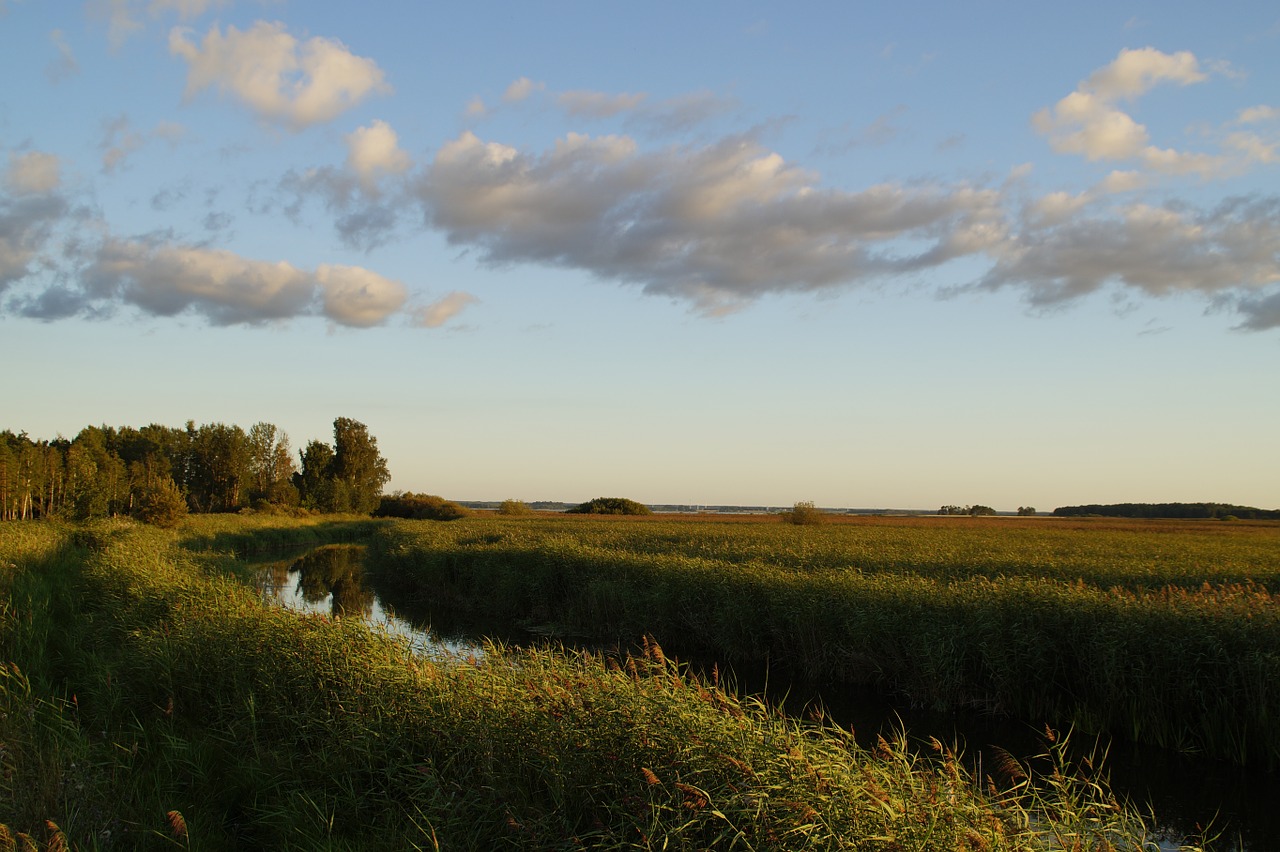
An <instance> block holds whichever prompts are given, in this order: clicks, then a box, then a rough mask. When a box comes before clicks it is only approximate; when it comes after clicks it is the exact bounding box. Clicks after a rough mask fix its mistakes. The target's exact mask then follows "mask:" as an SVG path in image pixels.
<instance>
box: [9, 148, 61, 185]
mask: <svg viewBox="0 0 1280 852" xmlns="http://www.w3.org/2000/svg"><path fill="white" fill-rule="evenodd" d="M61 182H62V166H61V161H60V160H59V159H58V156H57V155H56V154H48V153H45V152H43V151H29V152H27V153H25V154H15V153H13V152H12V151H10V152H9V168H8V170H7V171H6V172H5V183H6V184H7V185H8V187H9V190H10V191H11V192H13V193H14V194H16V195H36V194H43V193H48V192H53V191H54V190H56V189H57V188H58V185H59V184H60V183H61Z"/></svg>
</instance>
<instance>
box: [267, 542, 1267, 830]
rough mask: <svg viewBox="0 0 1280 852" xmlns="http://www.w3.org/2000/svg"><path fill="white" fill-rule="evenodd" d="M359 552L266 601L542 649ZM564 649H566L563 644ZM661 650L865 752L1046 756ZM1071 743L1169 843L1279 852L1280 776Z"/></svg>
mask: <svg viewBox="0 0 1280 852" xmlns="http://www.w3.org/2000/svg"><path fill="white" fill-rule="evenodd" d="M364 552H365V551H364V548H363V547H361V546H359V545H326V546H324V547H319V548H316V549H314V550H311V551H308V552H306V553H302V554H299V555H296V556H294V557H291V558H289V559H285V560H278V561H275V562H272V563H270V564H265V565H264V566H263V567H262V569H261V574H260V575H259V576H260V587H261V589H262V593H263V596H264V599H267V600H270V601H272V602H273V603H276V604H279V605H283V606H286V607H289V608H291V609H295V610H300V611H304V612H315V613H324V614H327V615H333V616H337V617H348V618H350V617H358V618H363V619H365V620H366V621H368V622H370V623H371V624H374V625H378V626H380V627H381V628H382V629H384V630H387V631H388V632H390V633H392V634H395V635H398V636H401V637H403V638H405V639H406V640H407V641H408V642H409V643H410V644H411V646H412V647H413V648H414V649H415V650H417V651H418V652H419V653H424V654H428V655H432V656H447V655H468V654H482V653H483V650H482V644H483V640H484V638H493V639H497V640H499V641H501V642H503V643H506V644H511V645H525V644H534V643H538V642H545V641H547V638H546V636H540V635H538V634H537V633H534V632H530V631H520V630H518V629H513V628H512V626H511V625H496V624H479V623H476V622H474V621H466V620H462V619H459V618H458V616H457V615H456V614H454V613H449V612H442V611H437V610H433V609H431V608H430V607H429V606H424V605H423V604H421V603H420V602H414V601H408V600H397V601H394V602H388V601H384V600H383V597H382V596H381V595H379V593H378V592H377V591H376V590H375V588H374V586H373V585H372V584H371V583H370V582H368V581H367V579H366V577H365V573H364V562H363V559H364ZM564 644H566V645H572V644H573V643H572V642H570V641H568V640H564ZM594 650H599V648H598V647H596V648H594ZM621 650H623V651H625V650H627V649H621ZM666 650H667V652H668V654H669V655H674V656H676V657H677V658H679V659H682V660H685V659H688V660H690V666H691V667H692V668H694V669H695V670H699V671H701V672H703V673H706V674H708V675H709V673H710V671H711V669H712V667H713V666H716V667H717V668H718V669H719V670H720V671H721V672H724V674H725V678H727V679H730V680H731V681H732V682H733V683H734V684H736V686H737V689H738V691H739V692H740V693H741V694H742V695H744V696H759V697H762V698H763V700H765V701H767V702H768V703H769V704H770V705H772V706H776V707H779V708H780V709H782V710H783V711H784V712H786V713H788V714H791V715H794V716H797V717H803V718H811V717H813V716H815V714H817V713H818V712H821V714H823V715H825V717H826V718H827V720H829V721H830V722H832V723H834V724H837V725H839V726H841V727H843V728H846V729H848V728H852V729H853V730H854V732H855V734H856V736H857V738H858V740H859V742H861V743H863V744H864V745H871V744H873V743H874V742H875V740H876V738H877V736H880V735H884V736H886V737H889V736H892V735H893V734H894V733H895V732H896V731H897V730H899V729H904V730H905V731H906V732H907V736H908V738H909V739H911V740H913V741H919V742H921V743H924V742H926V741H928V739H929V738H930V737H936V738H937V739H938V740H940V741H941V742H942V743H943V744H945V745H957V746H959V747H960V749H961V751H962V752H963V753H964V754H965V755H966V756H967V759H968V760H969V761H970V762H971V763H972V764H973V765H974V768H975V770H976V771H978V772H979V773H982V774H986V771H987V770H985V769H984V768H983V767H988V766H993V765H994V761H995V760H996V759H997V758H996V756H995V755H996V752H997V750H1004V751H1007V752H1008V753H1010V754H1012V755H1014V756H1015V757H1017V758H1018V759H1020V760H1022V761H1023V762H1026V760H1027V759H1028V758H1031V757H1032V756H1034V755H1039V754H1042V753H1043V752H1044V751H1045V750H1046V740H1045V730H1044V726H1043V725H1036V726H1033V725H1030V724H1027V723H1025V722H1018V721H1013V720H1009V719H1006V718H1000V717H996V716H993V715H983V714H976V713H963V714H952V713H936V712H930V711H928V710H925V709H921V708H912V707H909V706H904V705H903V704H901V703H899V702H895V701H894V700H892V698H890V697H888V696H886V695H884V694H883V693H881V692H878V691H875V690H873V689H867V688H861V687H857V686H851V685H843V684H831V683H826V684H816V683H813V682H809V681H806V680H804V679H803V678H800V677H795V676H793V675H791V674H790V673H788V672H787V671H786V670H785V669H784V668H781V667H778V666H772V667H769V669H768V671H765V670H764V668H763V667H754V668H750V669H730V668H729V667H726V666H724V665H722V664H717V663H715V662H714V661H711V660H703V659H698V658H696V657H688V658H686V657H684V656H681V654H680V649H679V648H677V647H673V646H666ZM1071 739H1072V744H1073V751H1074V753H1076V754H1078V755H1081V756H1084V755H1087V754H1090V753H1094V752H1096V753H1098V754H1101V753H1103V752H1104V751H1105V753H1106V758H1105V761H1104V764H1103V765H1104V768H1105V770H1106V772H1107V773H1108V774H1109V775H1110V779H1111V786H1112V789H1113V790H1114V791H1115V792H1116V793H1117V795H1119V796H1121V797H1123V798H1126V799H1128V800H1130V801H1131V802H1133V803H1135V804H1137V805H1138V806H1139V807H1140V808H1142V809H1143V810H1145V811H1148V812H1149V813H1151V814H1154V816H1155V820H1156V823H1157V825H1158V826H1159V827H1160V828H1162V829H1164V830H1167V831H1169V832H1170V833H1171V834H1173V835H1183V836H1191V835H1196V834H1198V833H1200V832H1201V831H1202V830H1204V829H1206V828H1207V829H1208V834H1209V836H1213V835H1215V834H1221V835H1222V836H1221V839H1220V840H1219V841H1218V844H1217V846H1216V848H1219V849H1236V850H1242V852H1270V850H1280V773H1277V772H1263V771H1260V770H1256V769H1245V768H1241V767H1239V766H1235V765H1232V764H1230V763H1226V762H1221V761H1211V760H1206V759H1203V758H1200V757H1197V756H1195V755H1189V754H1180V753H1177V752H1173V751H1169V750H1167V749H1157V748H1151V747H1148V746H1140V745H1136V744H1132V743H1123V742H1108V741H1106V740H1098V739H1096V738H1093V737H1085V736H1083V735H1081V734H1079V733H1076V734H1072V735H1071ZM1161 848H1162V849H1174V848H1176V847H1175V846H1170V845H1165V846H1162V847H1161Z"/></svg>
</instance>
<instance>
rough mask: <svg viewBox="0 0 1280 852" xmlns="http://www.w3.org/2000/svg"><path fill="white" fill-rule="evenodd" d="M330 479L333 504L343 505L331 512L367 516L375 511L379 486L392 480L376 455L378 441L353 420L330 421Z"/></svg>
mask: <svg viewBox="0 0 1280 852" xmlns="http://www.w3.org/2000/svg"><path fill="white" fill-rule="evenodd" d="M333 447H334V454H333V480H334V483H335V485H336V486H337V487H336V488H335V489H334V495H335V501H336V500H337V499H338V498H340V499H341V501H342V502H343V503H345V504H346V505H343V506H338V507H337V508H335V509H334V511H340V512H342V511H346V512H358V513H359V514H362V515H367V514H369V513H370V512H372V511H373V510H374V509H376V508H378V500H379V499H380V498H381V497H382V487H383V486H384V485H386V484H387V482H388V481H389V480H390V479H391V472H390V470H388V468H387V460H386V459H384V458H383V457H382V456H381V455H380V454H379V453H378V440H377V439H376V438H374V437H373V436H371V435H370V434H369V430H368V428H367V427H366V426H365V425H364V424H363V423H359V422H357V421H355V420H351V419H350V418H347V417H339V418H338V419H336V420H334V421H333Z"/></svg>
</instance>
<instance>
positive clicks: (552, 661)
mask: <svg viewBox="0 0 1280 852" xmlns="http://www.w3.org/2000/svg"><path fill="white" fill-rule="evenodd" d="M219 523H220V524H226V525H230V526H232V527H233V526H234V524H233V522H231V521H229V520H220V521H219ZM307 526H308V525H307V524H306V523H303V522H292V523H289V524H283V523H282V524H277V525H275V526H272V525H271V524H270V523H267V522H255V524H254V525H253V528H252V529H249V530H246V531H242V533H235V531H234V529H231V530H228V529H226V528H223V529H215V530H211V529H210V528H209V527H208V526H202V521H201V519H193V520H192V521H188V522H186V525H185V526H183V527H182V528H180V529H179V530H178V531H177V532H176V533H168V532H163V531H159V530H155V529H150V528H143V527H139V526H137V525H134V524H130V523H108V524H98V525H93V526H90V527H74V528H70V527H53V526H43V525H42V526H40V527H39V528H38V529H39V532H35V533H27V532H26V531H25V530H24V531H23V532H21V533H20V534H12V535H11V533H13V532H14V531H13V530H11V529H9V528H5V529H4V530H3V532H4V533H5V535H4V536H3V538H2V539H0V542H3V543H2V544H0V564H3V565H5V566H7V567H6V568H5V574H4V586H3V590H4V608H3V610H2V613H3V634H2V635H3V640H2V642H0V651H3V654H4V659H5V661H6V662H7V664H8V665H7V666H6V667H5V669H4V671H5V675H4V678H3V681H2V683H3V688H2V690H0V693H2V696H3V701H4V713H3V721H2V722H0V736H2V737H3V741H4V742H5V751H4V756H3V760H4V762H5V766H4V769H5V772H4V774H3V777H4V778H5V779H6V780H5V786H6V789H5V793H6V795H5V796H4V797H3V799H2V803H0V808H3V810H2V811H0V822H3V823H4V824H5V825H7V826H8V829H7V830H8V831H9V832H10V833H11V834H15V833H17V832H25V833H27V834H28V835H31V836H32V837H35V838H36V839H37V840H39V841H40V842H41V843H43V844H45V845H47V846H49V847H52V846H55V845H56V844H57V843H58V842H59V841H60V840H65V841H67V842H69V843H70V844H71V845H73V846H75V847H79V848H130V849H132V848H142V847H148V846H156V847H161V846H165V845H173V844H177V845H179V846H185V847H189V848H207V849H219V848H244V847H259V848H263V847H296V848H343V849H361V848H370V849H372V848H378V849H382V848H414V847H416V848H448V849H492V848H525V849H548V848H564V849H572V848H594V849H620V848H655V849H656V848H663V847H665V848H676V849H681V848H683V849H713V848H725V849H727V848H731V847H737V848H759V849H765V848H768V849H853V848H886V849H890V848H899V849H912V850H916V849H921V850H927V849H937V850H954V849H965V848H972V849H991V850H1006V849H1007V850H1012V849H1049V848H1061V845H1062V843H1063V842H1064V841H1066V842H1069V838H1073V837H1078V838H1080V839H1081V841H1082V842H1083V843H1084V844H1085V846H1086V847H1087V848H1121V849H1140V848H1143V847H1142V844H1143V843H1144V842H1145V840H1146V839H1147V838H1146V837H1145V829H1144V828H1143V826H1142V824H1141V821H1140V820H1139V819H1138V817H1137V815H1136V814H1135V813H1133V812H1131V811H1129V810H1127V809H1125V808H1123V807H1121V806H1119V805H1117V804H1116V803H1115V802H1114V801H1112V800H1110V799H1109V797H1107V796H1106V795H1105V792H1104V791H1103V789H1102V787H1101V785H1099V784H1098V783H1097V781H1098V779H1097V778H1095V777H1092V776H1081V775H1077V774H1075V772H1073V771H1067V772H1064V771H1059V772H1057V773H1054V772H1052V771H1050V772H1049V773H1047V774H1045V775H1044V776H1041V777H1040V780H1039V782H1038V783H1031V782H1029V781H1028V779H1027V777H1026V773H1027V771H1028V769H1029V768H1030V767H1026V766H1023V765H1021V764H1018V763H1017V762H1016V761H1010V762H1009V763H1008V764H1007V765H1005V766H1003V767H1001V771H999V772H996V773H993V778H992V779H991V785H992V786H990V787H988V786H987V781H986V779H978V778H974V777H972V776H970V775H969V774H968V773H967V772H966V770H965V769H964V768H963V764H962V763H961V762H960V761H959V760H957V759H956V756H955V755H954V754H952V753H951V752H950V751H949V750H948V749H947V747H946V746H945V744H942V743H938V750H937V753H936V754H935V755H934V756H932V757H929V758H924V757H920V756H918V755H916V754H915V753H914V752H913V751H912V750H910V749H908V748H906V747H905V745H904V744H902V743H895V742H889V741H885V742H883V743H880V744H877V746H876V747H875V748H873V749H869V750H868V749H863V748H862V747H860V746H858V744H857V743H856V742H854V740H853V738H852V736H851V735H849V734H848V733H847V732H845V731H841V730H838V729H836V728H833V727H829V726H828V727H822V726H819V725H816V724H801V723H797V722H792V721H788V720H785V719H781V718H779V717H777V716H775V715H772V714H770V713H769V712H768V711H767V710H766V709H765V708H763V707H760V706H755V705H750V704H744V703H743V702H740V701H739V700H738V699H737V698H735V697H734V696H733V695H732V694H730V693H729V692H727V691H725V690H722V689H721V688H720V687H719V685H718V684H716V683H715V682H714V681H709V680H703V679H700V678H695V677H693V676H692V675H690V674H689V673H688V672H687V671H685V670H682V669H680V668H679V667H677V666H676V665H675V664H673V663H672V662H671V661H670V660H668V659H666V657H665V656H664V654H663V653H662V650H661V648H660V647H659V646H658V645H656V644H650V645H649V646H648V648H647V649H646V650H645V651H644V653H643V654H641V655H638V656H634V657H631V658H628V659H624V660H617V659H612V658H609V657H602V656H598V655H589V654H564V653H556V652H553V651H549V650H545V649H543V650H530V651H523V652H516V651H513V650H510V649H505V648H501V647H491V648H490V649H489V650H488V651H487V652H486V653H485V654H484V655H483V657H482V658H480V659H473V660H451V661H442V660H429V659H425V658H422V657H419V656H415V655H414V654H412V653H410V651H409V650H408V649H407V647H406V646H405V645H404V643H402V642H400V641H398V640H396V639H394V638H392V637H389V636H386V635H382V634H380V633H378V632H376V631H373V630H370V629H369V628H367V627H365V626H364V625H362V624H361V623H360V622H359V621H358V620H355V619H333V618H328V617H317V616H300V615H297V614H294V613H289V612H285V611H283V610H279V609H271V608H267V607H263V606H262V605H261V602H260V601H259V600H258V596H257V594H256V592H255V591H254V590H253V589H251V588H250V587H248V586H247V585H246V584H245V583H243V582H241V581H240V580H238V579H235V578H234V577H233V576H232V574H233V573H234V572H232V571H230V570H229V565H228V563H229V561H231V558H230V555H229V553H228V552H227V551H225V550H223V551H220V550H219V549H217V548H214V549H212V550H211V549H209V542H210V541H214V540H217V539H216V537H217V535H218V534H222V535H231V536H233V537H234V535H243V536H245V537H246V538H247V539H248V542H247V543H248V544H249V545H252V541H253V540H254V539H255V537H257V536H261V537H263V540H273V539H275V538H278V537H280V536H282V535H284V536H295V535H296V536H301V535H304V534H305V535H314V536H316V537H318V538H321V539H323V538H324V537H325V536H326V535H332V536H334V537H335V538H337V537H339V536H341V535H346V534H349V533H350V532H351V528H350V527H343V526H340V525H339V526H330V527H328V528H326V527H323V526H321V525H319V524H317V525H316V527H315V528H314V529H303V528H304V527H307ZM286 528H290V529H292V530H293V531H292V532H288V531H286V532H281V530H285V529H286ZM230 540H231V539H223V540H222V541H223V542H224V543H225V542H227V541H230ZM191 542H199V546H198V547H197V548H196V549H192V548H191V547H187V546H184V543H191ZM1049 766H1050V768H1051V769H1052V768H1053V766H1054V764H1052V762H1050V764H1049ZM1057 768H1058V769H1059V770H1064V769H1065V767H1061V766H1058V767H1057Z"/></svg>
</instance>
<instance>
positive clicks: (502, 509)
mask: <svg viewBox="0 0 1280 852" xmlns="http://www.w3.org/2000/svg"><path fill="white" fill-rule="evenodd" d="M498 514H499V515H532V514H533V510H532V509H530V508H529V504H528V503H526V502H524V501H523V500H503V501H502V504H501V505H499V506H498Z"/></svg>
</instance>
